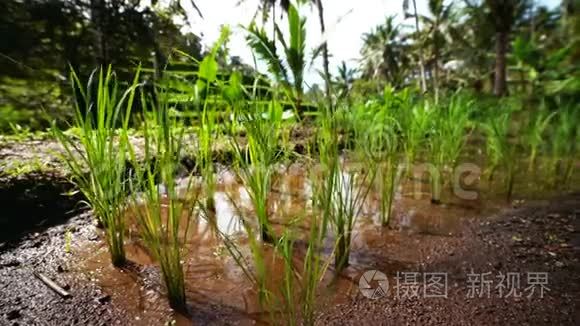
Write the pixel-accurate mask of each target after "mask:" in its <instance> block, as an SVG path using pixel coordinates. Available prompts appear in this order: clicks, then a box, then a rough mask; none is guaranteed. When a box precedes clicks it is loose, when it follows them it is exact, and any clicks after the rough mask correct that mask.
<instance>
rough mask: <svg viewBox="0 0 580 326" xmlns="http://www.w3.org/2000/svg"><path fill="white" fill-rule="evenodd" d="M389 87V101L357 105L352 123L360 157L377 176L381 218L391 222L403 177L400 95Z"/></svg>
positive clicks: (352, 112)
mask: <svg viewBox="0 0 580 326" xmlns="http://www.w3.org/2000/svg"><path fill="white" fill-rule="evenodd" d="M390 94H392V93H391V92H390V91H388V90H385V103H380V104H378V105H374V106H370V107H369V106H358V107H357V106H355V107H354V108H353V109H351V110H350V112H351V114H350V115H349V119H350V120H351V121H350V122H349V124H350V126H351V127H352V128H353V129H354V133H353V134H354V138H355V139H356V142H355V143H356V145H357V146H358V147H359V148H358V151H357V152H358V155H357V157H358V160H359V161H360V162H361V163H364V165H365V166H366V168H367V169H369V172H370V173H371V174H373V175H375V176H377V178H376V179H375V181H376V182H375V183H376V185H377V187H378V191H379V193H380V221H381V224H382V225H383V226H387V225H388V224H389V220H390V218H391V214H392V208H393V203H394V199H395V193H396V188H397V184H398V181H397V180H398V176H399V162H400V155H399V150H400V141H399V138H400V137H399V132H400V130H401V127H400V125H399V123H398V121H397V120H396V119H395V118H394V116H393V115H394V109H395V108H396V104H395V103H393V102H394V101H396V100H397V98H396V97H395V96H394V95H390Z"/></svg>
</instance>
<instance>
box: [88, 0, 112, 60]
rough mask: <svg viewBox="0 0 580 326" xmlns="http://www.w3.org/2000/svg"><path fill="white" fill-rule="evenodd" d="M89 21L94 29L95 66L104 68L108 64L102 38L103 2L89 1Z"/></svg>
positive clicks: (101, 0)
mask: <svg viewBox="0 0 580 326" xmlns="http://www.w3.org/2000/svg"><path fill="white" fill-rule="evenodd" d="M90 8H91V21H92V23H93V26H94V29H95V53H96V55H95V56H96V57H95V60H96V62H97V65H99V66H101V67H104V66H105V65H106V64H107V63H108V62H107V61H108V58H107V45H106V41H105V36H104V32H105V31H104V29H105V27H104V26H105V1H104V0H91V2H90Z"/></svg>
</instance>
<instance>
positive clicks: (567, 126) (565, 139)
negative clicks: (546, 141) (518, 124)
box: [550, 104, 580, 187]
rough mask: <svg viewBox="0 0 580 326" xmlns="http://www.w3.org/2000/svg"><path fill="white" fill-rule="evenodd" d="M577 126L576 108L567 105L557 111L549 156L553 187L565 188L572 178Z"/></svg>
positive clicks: (579, 113)
mask: <svg viewBox="0 0 580 326" xmlns="http://www.w3.org/2000/svg"><path fill="white" fill-rule="evenodd" d="M579 124H580V110H578V107H577V106H575V105H573V104H569V105H567V106H564V107H562V108H560V109H559V111H558V114H557V119H556V125H555V126H554V127H553V132H552V139H551V154H550V156H551V158H550V161H551V163H550V165H551V167H550V169H551V171H552V175H553V177H552V183H553V185H554V186H556V185H558V184H560V185H562V186H563V187H565V186H566V185H568V183H569V181H570V179H571V177H572V174H573V172H574V163H575V162H574V161H575V159H577V153H578V143H580V132H579V131H578V125H579Z"/></svg>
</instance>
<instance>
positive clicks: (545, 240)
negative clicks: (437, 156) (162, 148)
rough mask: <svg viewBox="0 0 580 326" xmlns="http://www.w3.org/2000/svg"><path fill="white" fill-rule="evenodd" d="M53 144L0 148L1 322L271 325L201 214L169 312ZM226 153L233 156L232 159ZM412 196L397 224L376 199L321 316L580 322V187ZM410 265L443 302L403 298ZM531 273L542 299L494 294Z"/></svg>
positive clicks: (231, 193)
mask: <svg viewBox="0 0 580 326" xmlns="http://www.w3.org/2000/svg"><path fill="white" fill-rule="evenodd" d="M55 150H58V145H56V144H54V143H51V142H46V141H39V142H34V141H30V142H28V143H25V144H17V143H3V144H0V159H2V162H1V164H0V200H2V202H1V203H2V207H3V210H4V211H3V212H2V213H1V214H0V325H62V324H64V325H166V324H178V325H189V324H255V323H259V324H262V323H266V322H267V320H268V317H269V315H268V314H267V313H264V312H263V311H261V309H260V308H259V306H258V305H257V303H256V293H255V291H254V290H253V288H252V286H251V285H250V284H249V282H248V281H247V280H246V279H245V277H244V275H243V273H242V271H241V270H240V269H239V268H238V267H237V266H236V265H235V263H234V262H233V261H232V259H231V258H229V256H228V254H227V252H226V251H225V249H224V247H223V246H222V245H220V243H219V241H217V240H216V239H215V238H214V237H212V234H211V232H208V227H207V224H206V225H204V224H203V223H202V221H199V220H198V221H197V223H196V224H194V228H193V229H192V230H190V233H191V234H192V236H191V238H190V240H188V242H187V245H188V251H187V253H186V255H185V257H184V265H185V268H186V292H187V298H188V305H189V314H188V316H187V317H186V316H184V315H181V314H177V313H174V312H173V311H172V310H171V309H170V308H169V307H168V305H167V303H166V300H165V297H164V291H165V290H164V289H163V286H162V284H161V283H162V282H161V279H160V275H159V269H158V268H157V267H156V265H155V263H154V262H153V260H152V259H151V257H150V256H149V255H148V253H147V251H146V250H145V249H144V247H143V244H142V243H141V241H140V240H139V237H138V235H136V233H137V230H136V229H135V228H133V229H132V231H131V232H130V234H129V236H128V243H127V246H126V247H127V255H128V258H129V260H130V261H131V263H130V264H128V265H127V266H126V267H124V268H120V269H119V268H113V267H112V265H111V264H110V262H109V257H108V253H107V251H106V246H105V244H104V242H103V240H102V234H101V233H102V230H100V229H98V228H97V227H96V226H95V225H94V223H93V217H92V216H91V215H90V214H89V213H83V211H82V210H79V206H78V205H77V202H78V200H79V198H80V197H79V196H78V195H76V196H68V195H64V193H66V192H69V190H71V189H72V188H71V184H70V182H69V181H68V179H67V175H66V172H65V171H64V170H63V169H62V165H60V163H58V162H57V161H55V160H54V159H50V157H53V155H52V154H51V153H52V152H53V151H55ZM222 159H223V163H227V155H225V154H224V155H223V158H222ZM38 160H40V161H39V162H40V163H42V164H34V165H32V167H31V169H32V170H31V171H28V168H25V169H24V170H23V171H24V172H23V173H10V174H7V173H6V171H7V170H12V171H14V170H18V168H20V167H21V165H20V163H19V162H20V161H27V162H30V161H38ZM220 162H222V161H220ZM184 165H185V168H186V169H188V166H187V165H188V164H187V162H184ZM189 165H191V164H189ZM282 175H285V176H284V177H282V178H281V180H278V183H277V186H276V189H275V191H274V193H273V194H272V200H271V202H270V204H271V205H273V206H272V207H271V213H272V214H273V215H274V216H273V218H274V222H275V228H282V227H283V226H284V225H285V224H284V223H285V220H284V218H282V217H283V216H287V215H288V214H289V212H292V211H295V210H296V207H304V206H305V205H307V204H306V199H305V197H307V194H305V192H307V187H305V186H304V179H305V178H304V176H301V175H300V172H299V171H298V172H297V171H294V170H289V171H284V172H283V173H282ZM232 178H233V177H232V176H231V175H228V174H227V173H224V174H222V175H221V184H220V185H218V194H217V197H216V213H217V215H218V226H219V227H220V229H221V230H222V232H224V233H227V234H230V235H232V236H234V235H238V234H239V233H240V230H241V229H242V228H241V227H240V225H237V224H235V223H231V222H232V220H235V219H236V217H235V215H236V214H235V213H234V208H233V207H232V206H231V204H229V203H228V202H227V199H228V198H230V199H233V200H235V201H236V202H237V204H238V205H239V206H240V209H242V210H250V208H249V206H250V205H249V204H248V202H247V199H248V198H247V194H244V192H243V191H241V190H240V187H239V185H236V183H235V180H234V181H232ZM576 185H578V184H577V183H576ZM519 186H520V187H519V190H520V191H523V190H526V189H528V188H529V189H533V191H535V190H536V189H537V188H538V185H537V184H535V183H532V184H530V185H519ZM423 187H424V188H428V185H423ZM297 189H299V190H297ZM410 191H413V189H410V188H405V187H404V188H403V189H402V191H401V194H400V196H399V197H398V198H397V201H396V204H395V218H394V220H393V221H392V223H391V228H389V229H387V228H383V227H381V226H379V225H377V223H376V216H374V215H375V214H374V213H375V212H376V207H377V206H376V205H377V202H376V200H377V198H376V196H374V194H371V199H370V201H369V202H370V203H369V204H368V205H367V206H366V207H365V208H364V209H363V211H362V216H361V217H360V218H359V222H357V225H356V228H355V234H354V235H353V240H352V252H351V260H350V263H351V265H350V266H349V267H348V268H347V269H346V270H345V271H344V272H343V273H341V274H340V275H339V277H338V278H337V279H334V278H332V277H328V278H327V279H325V282H324V283H323V286H322V289H321V292H322V294H321V297H320V298H319V301H318V309H317V311H318V313H317V316H316V322H317V324H319V325H328V324H340V325H342V324H357V325H367V324H368V325H372V324H381V325H400V324H420V325H423V324H429V325H433V324H450V325H466V324H473V325H505V324H514V325H542V324H546V325H547V324H549V325H580V311H579V310H578V308H579V306H578V305H579V304H580V262H579V261H578V259H579V257H580V255H579V254H578V253H579V250H580V220H579V219H578V214H579V213H580V193H574V194H569V195H566V196H555V197H552V198H551V199H549V200H533V201H516V202H514V203H513V205H511V206H509V207H508V206H507V205H505V204H503V203H502V202H501V201H498V200H497V199H494V198H482V197H480V198H479V199H478V200H475V201H473V200H472V201H459V200H457V199H453V198H450V197H444V198H443V202H444V203H445V204H444V205H431V204H430V203H429V201H428V199H426V198H425V196H423V198H421V196H419V198H413V197H414V196H410V195H409V192H410ZM492 193H493V192H492ZM524 193H526V194H527V192H524ZM542 196H548V195H542ZM427 197H428V196H427ZM526 197H528V196H527V195H526ZM220 198H221V199H220ZM534 198H537V196H536V197H534ZM546 198H548V197H546ZM516 206H517V207H516ZM242 233H243V232H242ZM243 239H244V237H243V234H241V235H240V236H239V237H238V238H237V240H239V241H240V243H241V244H242V246H243ZM267 250H268V249H267ZM245 254H248V253H247V252H245ZM269 254H271V252H269ZM271 267H272V270H273V271H275V272H273V273H272V282H276V281H278V280H279V277H280V275H281V272H280V271H279V270H278V269H277V268H279V266H277V265H276V263H273V266H271ZM368 270H378V271H381V272H383V273H384V274H386V276H387V279H388V282H389V285H390V286H389V289H388V292H387V293H386V295H385V296H381V297H380V298H377V299H369V298H366V297H364V296H363V295H362V294H361V292H360V290H359V280H360V278H361V276H362V275H363V273H365V272H366V271H368ZM410 272H416V273H418V274H417V275H418V276H419V277H422V276H423V275H424V274H425V273H431V272H433V273H446V275H447V282H448V292H447V298H424V297H423V295H419V296H418V297H408V296H404V295H400V294H399V295H397V292H396V284H397V275H401V273H410ZM528 272H542V273H548V284H547V287H548V288H549V291H546V292H545V293H544V296H543V297H542V298H541V297H540V296H539V294H538V293H535V295H532V296H531V297H530V298H528V297H527V296H526V295H525V294H524V295H523V296H521V297H513V296H512V297H509V298H505V297H500V295H498V289H497V288H495V286H496V285H497V281H498V279H497V278H496V277H498V276H499V275H500V274H504V275H505V274H507V273H518V274H519V275H520V277H521V284H520V286H519V287H518V288H519V289H520V290H523V289H525V288H526V287H527V286H528V283H529V282H528V280H527V279H526V276H527V273H528ZM35 273H43V274H44V275H46V276H48V277H49V278H51V279H52V280H54V281H55V282H57V283H58V284H60V285H61V286H63V287H64V288H66V289H67V290H68V291H69V292H70V293H71V294H72V296H71V297H70V298H61V297H60V296H59V295H58V294H56V293H55V292H53V291H52V290H51V289H49V288H48V287H47V286H46V285H45V284H44V283H42V282H41V281H40V280H39V279H38V278H37V277H35V275H34V274H35ZM398 273H399V274H398ZM470 273H490V274H489V276H488V277H489V278H490V279H493V281H494V283H493V284H492V285H491V289H490V296H489V297H487V295H484V296H483V297H477V298H468V294H469V291H470V287H469V279H470V277H468V274H470ZM329 274H332V273H329ZM419 284H422V280H421V279H419ZM376 285H377V284H376V282H371V286H373V287H376ZM526 294H527V293H526ZM280 322H281V323H283V319H281V320H280Z"/></svg>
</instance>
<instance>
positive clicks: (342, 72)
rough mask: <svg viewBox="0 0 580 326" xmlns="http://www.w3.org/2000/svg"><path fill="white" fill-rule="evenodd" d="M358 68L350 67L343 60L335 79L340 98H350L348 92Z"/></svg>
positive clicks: (335, 86)
mask: <svg viewBox="0 0 580 326" xmlns="http://www.w3.org/2000/svg"><path fill="white" fill-rule="evenodd" d="M355 74H356V69H352V68H348V67H347V65H346V62H344V61H342V63H341V65H340V66H339V67H338V75H337V76H336V78H335V79H334V81H333V84H334V88H335V89H336V94H337V97H338V98H348V94H349V92H350V89H351V87H352V83H353V82H354V80H355V77H354V75H355Z"/></svg>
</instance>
